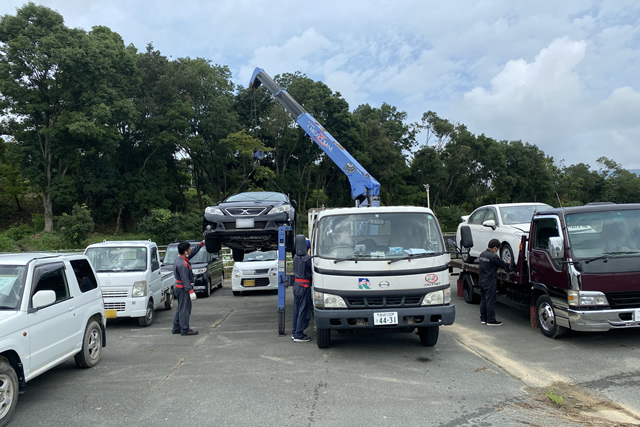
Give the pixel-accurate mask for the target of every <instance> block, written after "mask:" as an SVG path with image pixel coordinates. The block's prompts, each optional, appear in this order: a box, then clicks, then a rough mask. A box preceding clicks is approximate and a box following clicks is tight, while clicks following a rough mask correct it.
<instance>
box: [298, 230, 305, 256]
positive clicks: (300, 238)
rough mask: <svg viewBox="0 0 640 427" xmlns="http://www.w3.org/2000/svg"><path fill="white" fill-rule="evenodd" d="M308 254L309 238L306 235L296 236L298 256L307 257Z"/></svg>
mask: <svg viewBox="0 0 640 427" xmlns="http://www.w3.org/2000/svg"><path fill="white" fill-rule="evenodd" d="M306 254H307V238H306V237H305V236H304V234H298V235H297V236H296V255H298V256H305V255H306Z"/></svg>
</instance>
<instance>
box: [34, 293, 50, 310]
mask: <svg viewBox="0 0 640 427" xmlns="http://www.w3.org/2000/svg"><path fill="white" fill-rule="evenodd" d="M31 302H32V304H33V308H40V307H45V306H47V305H51V304H53V303H54V302H56V293H55V292H54V291H38V292H36V293H35V295H34V296H33V298H32V299H31Z"/></svg>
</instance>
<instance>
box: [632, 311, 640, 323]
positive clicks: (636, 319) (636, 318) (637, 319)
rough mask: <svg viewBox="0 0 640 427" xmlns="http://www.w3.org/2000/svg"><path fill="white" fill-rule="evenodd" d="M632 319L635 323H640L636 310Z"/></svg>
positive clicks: (638, 313) (639, 314) (639, 313)
mask: <svg viewBox="0 0 640 427" xmlns="http://www.w3.org/2000/svg"><path fill="white" fill-rule="evenodd" d="M633 314H634V316H633V317H634V319H633V320H635V321H636V322H640V310H636V311H635V312H634V313H633Z"/></svg>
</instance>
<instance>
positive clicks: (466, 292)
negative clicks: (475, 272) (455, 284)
mask: <svg viewBox="0 0 640 427" xmlns="http://www.w3.org/2000/svg"><path fill="white" fill-rule="evenodd" d="M462 296H463V297H464V301H465V302H466V303H467V304H479V303H480V295H478V294H476V293H475V292H474V291H473V278H472V277H471V276H469V275H468V274H465V276H464V278H463V279H462Z"/></svg>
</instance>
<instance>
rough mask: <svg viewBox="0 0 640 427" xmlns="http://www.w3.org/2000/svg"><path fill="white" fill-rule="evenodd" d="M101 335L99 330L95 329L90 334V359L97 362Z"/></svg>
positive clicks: (88, 348)
mask: <svg viewBox="0 0 640 427" xmlns="http://www.w3.org/2000/svg"><path fill="white" fill-rule="evenodd" d="M99 341H100V334H99V333H98V330H97V329H93V330H92V331H91V333H90V334H89V345H88V346H87V350H88V351H89V357H90V358H91V359H92V360H96V359H97V358H98V355H99V354H100V343H99Z"/></svg>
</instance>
